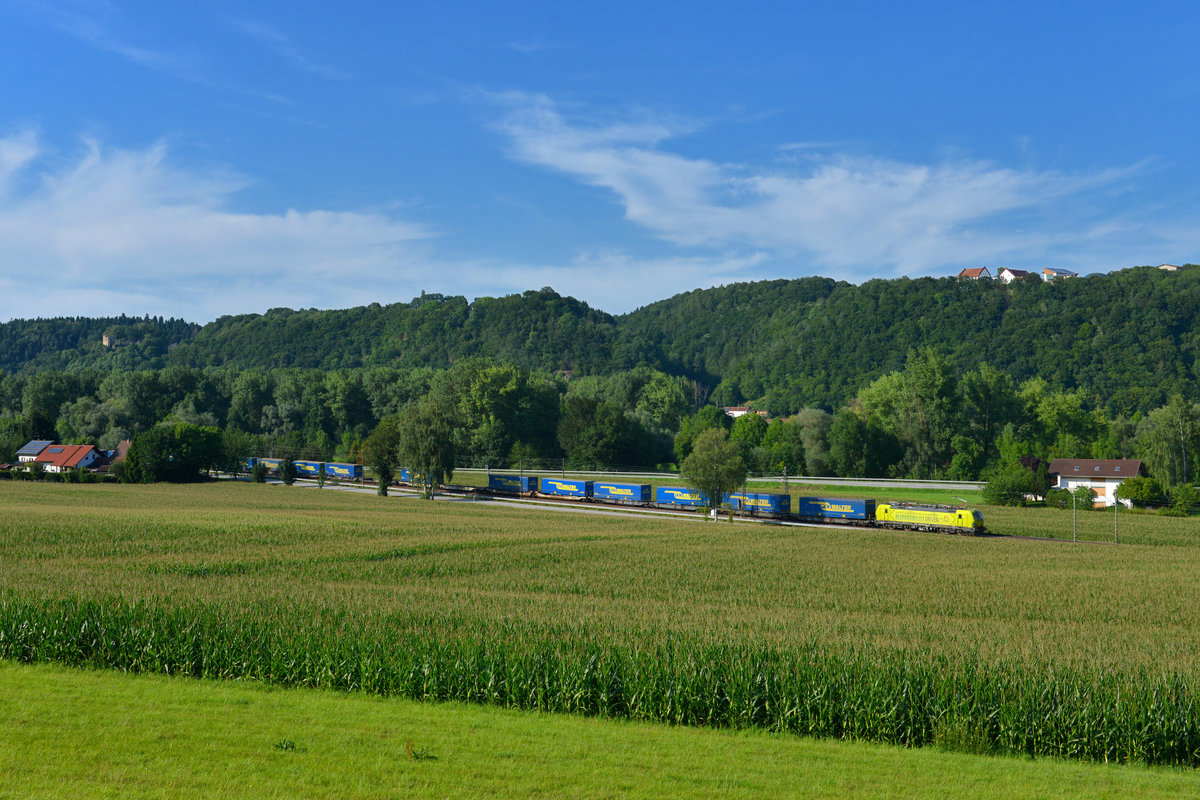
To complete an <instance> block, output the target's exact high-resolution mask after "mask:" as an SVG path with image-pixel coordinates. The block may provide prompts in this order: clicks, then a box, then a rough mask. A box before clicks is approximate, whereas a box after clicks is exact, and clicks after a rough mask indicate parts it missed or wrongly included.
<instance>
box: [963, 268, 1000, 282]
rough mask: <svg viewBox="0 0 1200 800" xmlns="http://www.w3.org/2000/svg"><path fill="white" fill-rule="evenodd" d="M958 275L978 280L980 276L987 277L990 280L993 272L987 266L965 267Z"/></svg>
mask: <svg viewBox="0 0 1200 800" xmlns="http://www.w3.org/2000/svg"><path fill="white" fill-rule="evenodd" d="M958 277H960V278H970V279H972V280H976V281H977V280H979V279H980V278H987V279H989V280H990V279H991V277H992V273H990V272H988V268H987V267H968V268H966V269H964V270H963V271H962V272H960V273H958Z"/></svg>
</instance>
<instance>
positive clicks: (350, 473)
mask: <svg viewBox="0 0 1200 800" xmlns="http://www.w3.org/2000/svg"><path fill="white" fill-rule="evenodd" d="M325 475H326V476H328V477H330V478H338V479H341V480H352V481H356V480H359V479H360V478H362V476H363V468H362V464H338V463H336V462H326V464H325Z"/></svg>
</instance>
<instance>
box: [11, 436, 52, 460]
mask: <svg viewBox="0 0 1200 800" xmlns="http://www.w3.org/2000/svg"><path fill="white" fill-rule="evenodd" d="M52 444H54V441H53V440H51V439H34V440H33V441H31V442H28V443H27V444H26V445H25V446H24V447H22V448H21V449H20V450H18V451H17V461H19V462H21V463H25V462H28V461H33V460H34V459H35V458H37V457H38V456H40V455H41V454H42V451H43V450H45V449H46V448H47V447H49V446H50V445H52Z"/></svg>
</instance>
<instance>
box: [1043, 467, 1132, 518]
mask: <svg viewBox="0 0 1200 800" xmlns="http://www.w3.org/2000/svg"><path fill="white" fill-rule="evenodd" d="M1049 473H1050V482H1051V484H1050V485H1051V488H1052V489H1066V490H1068V491H1075V489H1077V488H1078V487H1080V486H1086V487H1088V488H1089V489H1091V490H1092V491H1093V492H1095V493H1096V505H1103V506H1106V507H1107V506H1111V505H1112V504H1113V503H1114V502H1115V501H1114V500H1113V497H1114V496H1115V494H1116V491H1117V487H1118V486H1120V485H1121V483H1122V482H1123V481H1124V480H1125V479H1126V478H1132V477H1134V476H1135V475H1141V474H1142V462H1141V461H1138V460H1137V459H1125V458H1056V459H1054V460H1053V461H1051V462H1050V469H1049ZM1121 504H1122V505H1126V506H1127V505H1129V504H1130V503H1129V501H1128V500H1122V501H1121Z"/></svg>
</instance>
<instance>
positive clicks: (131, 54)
mask: <svg viewBox="0 0 1200 800" xmlns="http://www.w3.org/2000/svg"><path fill="white" fill-rule="evenodd" d="M15 4H16V7H17V8H20V9H23V10H24V11H26V12H27V13H29V14H31V15H32V16H34V17H36V18H38V19H41V20H43V21H44V22H45V23H47V24H48V25H50V26H52V27H54V28H56V29H57V30H59V31H60V32H62V33H64V34H66V35H68V36H71V37H73V38H75V39H78V40H79V41H81V42H83V43H84V44H86V45H88V46H90V47H93V48H95V49H97V50H100V51H103V52H106V53H111V54H113V55H117V56H120V57H122V58H125V59H127V60H129V61H131V62H133V63H135V64H139V65H141V66H143V67H147V68H149V69H153V70H155V71H158V72H162V73H166V74H169V75H172V76H175V77H179V78H184V79H187V80H191V81H197V82H199V81H203V80H204V75H203V73H204V65H203V61H202V59H200V58H198V57H197V56H195V55H194V54H189V53H185V52H180V51H179V50H178V48H172V49H170V50H168V49H166V48H156V47H154V46H152V45H146V44H140V43H136V42H134V41H133V40H132V39H131V38H130V36H129V34H127V33H123V32H122V31H124V30H127V29H128V28H129V27H130V26H129V24H128V22H127V21H126V20H124V19H123V18H122V17H121V14H120V9H119V8H118V7H117V6H116V5H115V4H114V3H112V2H109V0H66V1H65V2H58V3H46V2H40V1H39V0H16V3H15Z"/></svg>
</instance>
